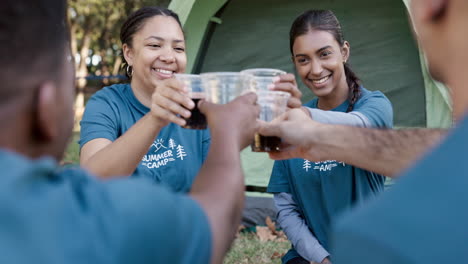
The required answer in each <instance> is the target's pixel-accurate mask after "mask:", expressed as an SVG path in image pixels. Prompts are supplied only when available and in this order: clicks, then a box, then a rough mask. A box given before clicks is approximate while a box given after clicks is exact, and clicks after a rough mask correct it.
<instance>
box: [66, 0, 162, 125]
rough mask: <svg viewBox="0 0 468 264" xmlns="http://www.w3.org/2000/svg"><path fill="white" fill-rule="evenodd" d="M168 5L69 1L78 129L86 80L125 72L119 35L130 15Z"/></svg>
mask: <svg viewBox="0 0 468 264" xmlns="http://www.w3.org/2000/svg"><path fill="white" fill-rule="evenodd" d="M169 2H170V0H69V1H68V3H69V9H68V17H69V24H70V31H71V48H72V53H73V54H75V59H76V60H75V61H76V77H77V82H76V88H77V91H76V99H75V111H76V118H75V120H76V122H77V123H76V125H75V128H77V129H79V125H78V124H79V120H81V117H82V115H83V111H84V105H85V97H84V89H85V87H86V85H87V79H86V78H85V77H87V76H88V75H90V73H91V75H99V76H110V75H112V76H116V75H119V74H122V73H123V72H122V69H121V65H122V57H121V43H120V39H119V32H120V27H121V25H122V24H123V22H124V21H125V19H126V18H127V16H128V14H130V13H131V12H133V11H135V10H136V9H138V8H140V7H143V6H149V5H159V6H165V7H167V6H168V5H169ZM115 81H117V80H115ZM101 84H102V85H107V84H109V79H107V78H104V79H102V83H101ZM102 85H101V86H102Z"/></svg>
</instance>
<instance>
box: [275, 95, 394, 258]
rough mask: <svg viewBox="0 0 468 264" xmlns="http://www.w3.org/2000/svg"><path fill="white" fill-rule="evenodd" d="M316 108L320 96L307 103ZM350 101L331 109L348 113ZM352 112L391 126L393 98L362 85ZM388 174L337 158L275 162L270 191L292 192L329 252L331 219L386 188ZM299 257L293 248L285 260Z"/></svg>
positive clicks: (306, 218) (382, 125)
mask: <svg viewBox="0 0 468 264" xmlns="http://www.w3.org/2000/svg"><path fill="white" fill-rule="evenodd" d="M305 106H307V107H310V108H317V98H316V99H313V100H312V101H310V102H308V103H306V104H305ZM348 106H349V103H348V101H345V102H343V103H342V104H341V105H339V106H338V107H336V108H335V109H332V110H331V111H339V112H346V110H347V108H348ZM353 111H358V112H360V113H362V114H364V115H365V116H366V117H367V118H368V119H369V121H370V122H371V124H372V126H373V127H382V128H383V127H392V122H393V110H392V106H391V103H390V101H389V100H388V99H387V98H386V97H385V95H383V94H382V93H381V92H378V91H374V92H371V91H368V90H366V89H364V88H363V87H361V96H360V98H359V99H358V100H357V101H356V103H355V105H354V108H353ZM384 181H385V177H383V176H381V175H378V174H376V173H373V172H370V171H365V170H362V169H360V168H357V167H353V166H351V165H347V164H345V163H343V162H340V161H336V160H328V161H323V162H312V161H308V160H304V159H291V160H284V161H276V162H275V164H274V166H273V170H272V173H271V178H270V182H269V184H268V190H267V191H268V192H271V193H280V192H286V193H290V194H291V195H292V196H293V198H294V200H295V201H296V203H297V205H298V206H299V208H300V209H301V210H302V213H303V218H304V220H305V222H306V224H307V226H308V227H309V229H310V230H311V232H312V233H313V235H314V236H315V237H316V238H317V240H318V241H319V242H320V244H321V245H322V246H323V247H324V248H325V249H326V250H327V251H329V249H330V243H329V231H330V225H331V223H332V221H334V219H335V217H336V216H337V215H338V214H340V213H342V212H343V210H345V209H348V208H350V207H351V206H352V205H354V204H356V203H357V202H361V201H363V200H364V199H366V198H368V197H370V196H373V195H375V194H376V193H378V192H380V191H382V190H383V187H384ZM295 257H299V254H298V253H297V252H296V251H295V250H294V249H291V250H290V251H289V252H288V253H287V254H286V255H285V256H284V257H283V263H286V262H287V261H289V260H291V259H293V258H295Z"/></svg>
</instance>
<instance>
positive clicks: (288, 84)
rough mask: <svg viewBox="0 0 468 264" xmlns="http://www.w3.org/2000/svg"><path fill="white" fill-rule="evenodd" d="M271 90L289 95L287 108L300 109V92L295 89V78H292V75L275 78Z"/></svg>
mask: <svg viewBox="0 0 468 264" xmlns="http://www.w3.org/2000/svg"><path fill="white" fill-rule="evenodd" d="M271 90H273V91H282V92H287V93H290V94H291V97H290V98H289V100H288V107H289V108H298V107H301V105H302V103H301V97H302V92H301V91H300V90H299V88H298V87H297V83H296V77H294V74H292V73H287V74H283V75H279V76H277V77H276V81H275V82H274V83H273V85H272V87H271Z"/></svg>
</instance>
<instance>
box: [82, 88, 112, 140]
mask: <svg viewBox="0 0 468 264" xmlns="http://www.w3.org/2000/svg"><path fill="white" fill-rule="evenodd" d="M80 125H81V131H80V141H79V144H80V148H82V147H83V146H84V144H86V143H88V142H89V141H91V140H93V139H96V138H106V139H109V140H111V141H114V140H116V139H117V137H118V115H117V113H116V110H114V109H113V107H112V105H111V103H110V102H109V101H108V100H106V99H105V98H103V96H101V94H99V93H96V94H95V95H94V96H93V97H91V99H89V101H88V103H87V104H86V109H85V112H84V114H83V119H82V120H81V122H80Z"/></svg>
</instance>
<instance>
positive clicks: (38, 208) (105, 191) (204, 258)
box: [0, 149, 212, 264]
mask: <svg viewBox="0 0 468 264" xmlns="http://www.w3.org/2000/svg"><path fill="white" fill-rule="evenodd" d="M0 168H2V176H1V177H0V248H1V252H2V253H1V254H0V263H16V264H21V263H25V264H26V263H28V264H29V263H49V264H54V263H57V264H62V263H100V264H106V263H109V264H111V263H112V264H117V263H125V264H127V263H187V264H192V263H199V264H205V263H209V260H210V256H211V247H212V243H211V231H210V226H209V222H208V218H207V216H206V215H205V213H204V211H203V210H202V208H201V207H200V206H199V204H198V203H197V202H196V201H195V200H193V199H191V198H190V197H189V196H187V195H183V194H175V193H172V192H170V191H168V190H167V188H165V187H161V186H158V185H156V184H149V183H148V182H150V181H149V180H148V179H146V178H139V179H135V178H124V179H117V180H110V181H106V182H102V181H100V180H98V179H96V178H94V177H90V176H89V175H88V174H87V173H86V172H85V171H84V170H81V169H64V170H56V163H55V162H54V161H53V160H52V159H48V158H44V159H40V160H34V161H33V160H29V159H27V158H25V157H23V156H20V155H18V154H15V153H12V152H8V151H6V150H1V149H0Z"/></svg>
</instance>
